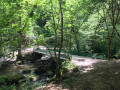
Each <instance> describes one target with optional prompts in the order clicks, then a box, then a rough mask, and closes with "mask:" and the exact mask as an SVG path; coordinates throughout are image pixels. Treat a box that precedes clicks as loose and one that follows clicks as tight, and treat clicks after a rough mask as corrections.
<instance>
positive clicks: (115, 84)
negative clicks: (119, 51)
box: [61, 61, 120, 90]
mask: <svg viewBox="0 0 120 90" xmlns="http://www.w3.org/2000/svg"><path fill="white" fill-rule="evenodd" d="M86 68H88V67H79V71H76V72H75V71H72V72H69V73H67V74H66V75H64V77H63V80H62V84H61V87H62V89H66V90H67V89H68V90H120V62H119V61H105V62H98V63H95V64H94V65H93V69H92V70H90V69H88V71H87V72H84V71H85V70H86Z"/></svg>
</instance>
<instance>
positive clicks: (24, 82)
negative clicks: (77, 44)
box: [0, 52, 55, 90]
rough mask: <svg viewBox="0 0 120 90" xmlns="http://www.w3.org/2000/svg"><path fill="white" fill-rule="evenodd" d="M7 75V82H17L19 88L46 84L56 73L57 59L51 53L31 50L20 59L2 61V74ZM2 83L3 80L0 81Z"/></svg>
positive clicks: (0, 73)
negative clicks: (46, 53)
mask: <svg viewBox="0 0 120 90" xmlns="http://www.w3.org/2000/svg"><path fill="white" fill-rule="evenodd" d="M2 75H5V76H7V79H6V80H7V83H13V84H16V85H17V87H18V90H19V89H20V88H21V87H22V88H33V87H34V86H35V85H39V84H41V85H44V84H46V83H47V82H48V81H49V80H50V79H51V78H52V77H53V76H54V75H55V61H54V59H53V58H51V57H50V56H49V55H44V54H41V53H38V52H31V53H28V54H26V55H24V57H23V58H22V60H18V61H12V60H10V61H2V64H1V68H0V76H2ZM0 83H1V82H0Z"/></svg>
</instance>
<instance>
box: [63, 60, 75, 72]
mask: <svg viewBox="0 0 120 90" xmlns="http://www.w3.org/2000/svg"><path fill="white" fill-rule="evenodd" d="M75 67H76V65H75V64H74V63H71V61H69V60H66V61H64V62H62V70H61V71H62V74H65V73H67V72H68V71H69V70H70V69H72V68H75Z"/></svg>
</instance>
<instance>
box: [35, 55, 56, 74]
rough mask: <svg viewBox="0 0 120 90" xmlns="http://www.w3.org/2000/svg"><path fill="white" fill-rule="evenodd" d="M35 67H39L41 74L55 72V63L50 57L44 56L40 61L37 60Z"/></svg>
mask: <svg viewBox="0 0 120 90" xmlns="http://www.w3.org/2000/svg"><path fill="white" fill-rule="evenodd" d="M35 65H36V66H37V67H38V69H39V72H46V71H47V70H52V71H53V72H54V71H55V61H54V59H53V58H51V57H50V56H49V55H43V56H42V57H41V58H40V59H38V60H36V63H35ZM37 71H38V70H37Z"/></svg>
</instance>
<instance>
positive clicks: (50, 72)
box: [46, 70, 54, 76]
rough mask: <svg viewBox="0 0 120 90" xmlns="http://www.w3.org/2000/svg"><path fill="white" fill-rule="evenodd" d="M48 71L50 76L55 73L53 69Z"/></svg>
mask: <svg viewBox="0 0 120 90" xmlns="http://www.w3.org/2000/svg"><path fill="white" fill-rule="evenodd" d="M46 73H47V75H48V76H51V75H53V74H54V73H53V71H52V70H47V72H46Z"/></svg>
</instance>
